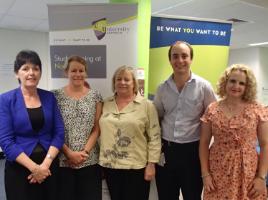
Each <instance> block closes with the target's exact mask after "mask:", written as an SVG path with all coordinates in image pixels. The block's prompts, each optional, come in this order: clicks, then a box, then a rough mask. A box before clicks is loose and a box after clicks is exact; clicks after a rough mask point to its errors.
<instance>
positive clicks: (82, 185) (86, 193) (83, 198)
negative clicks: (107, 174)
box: [59, 165, 102, 200]
mask: <svg viewBox="0 0 268 200" xmlns="http://www.w3.org/2000/svg"><path fill="white" fill-rule="evenodd" d="M101 198H102V180H101V167H100V166H99V165H91V166H87V167H83V168H80V169H72V168H69V167H60V199H59V200H101Z"/></svg>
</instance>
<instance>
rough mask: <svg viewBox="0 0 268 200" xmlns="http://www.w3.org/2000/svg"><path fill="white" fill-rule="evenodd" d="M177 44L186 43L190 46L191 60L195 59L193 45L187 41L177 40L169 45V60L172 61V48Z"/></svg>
mask: <svg viewBox="0 0 268 200" xmlns="http://www.w3.org/2000/svg"><path fill="white" fill-rule="evenodd" d="M176 44H185V45H186V46H188V47H189V49H190V58H191V60H193V57H194V50H193V47H192V46H191V45H190V44H189V43H188V42H185V41H176V42H174V43H173V44H172V45H170V47H169V50H168V59H169V61H171V50H172V48H173V47H174V46H175V45H176Z"/></svg>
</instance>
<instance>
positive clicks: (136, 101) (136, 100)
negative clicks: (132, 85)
mask: <svg viewBox="0 0 268 200" xmlns="http://www.w3.org/2000/svg"><path fill="white" fill-rule="evenodd" d="M142 100H143V96H141V95H140V93H139V92H138V94H137V95H136V97H135V98H134V100H133V101H134V102H135V103H141V102H142ZM108 101H115V95H113V96H111V97H108Z"/></svg>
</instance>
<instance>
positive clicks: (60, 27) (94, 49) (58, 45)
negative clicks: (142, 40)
mask: <svg viewBox="0 0 268 200" xmlns="http://www.w3.org/2000/svg"><path fill="white" fill-rule="evenodd" d="M48 13H49V26H50V33H49V44H50V59H51V60H50V61H51V62H50V63H51V68H50V71H49V73H50V76H49V77H51V81H49V82H50V85H49V87H50V88H51V89H52V88H53V89H55V88H59V87H62V86H64V85H66V84H67V79H66V78H65V77H64V70H63V68H64V63H65V60H66V59H67V58H68V56H71V55H79V56H81V57H84V58H85V60H86V61H87V63H88V78H89V79H88V82H89V84H90V86H91V87H92V88H95V89H97V90H99V91H100V92H101V93H102V95H103V97H107V96H110V95H111V94H112V75H113V73H114V71H115V69H116V68H118V67H119V66H122V65H131V66H137V5H136V4H92V5H90V4H82V5H49V6H48Z"/></svg>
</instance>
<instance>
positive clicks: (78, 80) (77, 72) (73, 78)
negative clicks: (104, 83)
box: [66, 61, 87, 87]
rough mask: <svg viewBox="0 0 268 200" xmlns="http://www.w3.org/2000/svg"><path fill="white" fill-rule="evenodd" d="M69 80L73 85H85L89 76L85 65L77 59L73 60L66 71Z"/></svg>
mask: <svg viewBox="0 0 268 200" xmlns="http://www.w3.org/2000/svg"><path fill="white" fill-rule="evenodd" d="M66 74H67V77H68V78H69V82H70V84H71V85H73V86H76V87H77V86H83V85H84V81H85V78H86V76H87V73H86V67H85V65H83V64H81V63H80V62H77V61H71V62H70V63H69V67H68V69H67V71H66Z"/></svg>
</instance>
